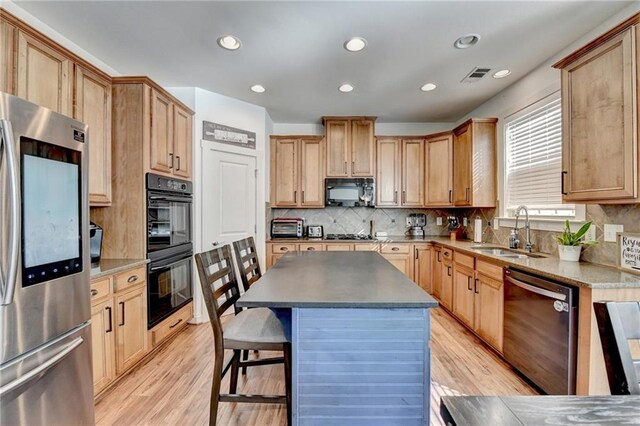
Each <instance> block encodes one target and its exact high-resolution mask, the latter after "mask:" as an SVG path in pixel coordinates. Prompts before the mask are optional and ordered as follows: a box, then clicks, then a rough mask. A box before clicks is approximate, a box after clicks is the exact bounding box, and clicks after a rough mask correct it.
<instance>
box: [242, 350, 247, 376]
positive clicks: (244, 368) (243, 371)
mask: <svg viewBox="0 0 640 426" xmlns="http://www.w3.org/2000/svg"><path fill="white" fill-rule="evenodd" d="M248 359H249V351H248V350H246V349H244V350H243V351H242V360H243V361H246V360H248ZM242 375H243V376H246V375H247V367H242Z"/></svg>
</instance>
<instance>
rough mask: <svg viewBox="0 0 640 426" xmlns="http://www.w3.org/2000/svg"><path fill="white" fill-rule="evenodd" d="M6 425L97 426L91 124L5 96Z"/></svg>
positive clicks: (1, 305)
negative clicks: (91, 255) (92, 310)
mask: <svg viewBox="0 0 640 426" xmlns="http://www.w3.org/2000/svg"><path fill="white" fill-rule="evenodd" d="M0 135H1V136H0V298H1V300H0V333H1V335H0V345H1V347H0V419H1V421H2V424H3V425H14V424H16V425H40V424H43V425H44V424H46V425H58V424H59V425H88V424H93V423H94V412H93V384H92V361H91V326H90V301H89V300H90V296H89V292H90V283H89V281H90V275H89V274H90V258H89V233H88V230H89V217H88V210H89V207H88V206H89V203H88V187H87V182H88V170H87V166H88V149H87V144H88V142H89V141H88V129H87V126H86V125H84V124H82V123H80V122H78V121H75V120H72V119H70V118H68V117H65V116H63V115H60V114H57V113H55V112H53V111H51V110H49V109H46V108H42V107H40V106H38V105H35V104H32V103H30V102H27V101H25V100H23V99H20V98H17V97H15V96H11V95H8V94H6V93H2V92H0Z"/></svg>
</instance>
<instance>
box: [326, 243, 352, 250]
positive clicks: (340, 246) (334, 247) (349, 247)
mask: <svg viewBox="0 0 640 426" xmlns="http://www.w3.org/2000/svg"><path fill="white" fill-rule="evenodd" d="M327 251H353V244H327Z"/></svg>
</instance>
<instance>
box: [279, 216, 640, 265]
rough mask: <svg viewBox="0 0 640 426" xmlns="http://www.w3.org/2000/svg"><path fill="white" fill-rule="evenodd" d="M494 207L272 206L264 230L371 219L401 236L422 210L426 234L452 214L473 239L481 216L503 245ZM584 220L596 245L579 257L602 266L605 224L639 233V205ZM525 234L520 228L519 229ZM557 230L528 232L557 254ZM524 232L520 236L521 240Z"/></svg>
mask: <svg viewBox="0 0 640 426" xmlns="http://www.w3.org/2000/svg"><path fill="white" fill-rule="evenodd" d="M496 211H497V210H496V209H455V210H453V209H384V208H377V209H374V208H366V207H352V208H345V207H328V208H324V209H275V208H274V209H272V208H267V230H268V229H269V223H270V221H271V219H272V218H277V217H302V218H304V220H305V225H322V226H323V227H324V232H325V234H341V233H347V234H359V233H363V234H368V233H369V229H370V221H371V220H373V221H374V223H375V230H376V231H379V232H387V234H388V235H403V234H404V233H405V231H406V230H407V227H406V217H407V216H408V215H409V214H410V213H425V214H426V216H427V226H425V228H424V230H425V235H429V236H436V235H440V236H446V235H448V231H447V223H446V220H443V225H442V226H438V225H436V218H437V217H438V216H441V217H443V218H444V217H446V216H448V215H451V214H454V215H456V216H457V217H458V218H462V217H467V218H468V219H469V223H468V226H467V227H466V235H467V238H473V220H474V219H475V218H476V217H477V216H480V217H481V218H482V222H483V225H484V229H483V242H486V243H494V244H499V245H503V246H506V245H507V244H508V238H509V232H510V231H511V229H510V228H506V227H500V228H499V229H497V230H495V229H493V226H490V225H489V224H491V225H492V224H493V222H494V218H495V216H496ZM586 216H587V220H591V221H593V223H594V224H595V226H596V239H597V241H598V244H596V245H594V246H588V247H586V248H585V249H584V251H583V254H582V260H586V261H588V262H592V263H598V264H603V265H612V266H614V265H615V264H616V243H610V242H605V241H604V224H605V223H610V224H620V225H624V230H625V232H635V233H640V204H629V205H596V204H594V205H588V206H587V208H586ZM520 232H521V233H524V231H523V230H521V231H520ZM557 235H558V232H551V231H538V230H532V231H531V239H532V240H533V243H534V250H535V251H539V252H542V253H547V254H551V255H554V256H557V251H558V249H557V243H556V236H557ZM523 236H524V235H521V240H522V238H523Z"/></svg>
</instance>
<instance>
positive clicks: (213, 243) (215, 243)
mask: <svg viewBox="0 0 640 426" xmlns="http://www.w3.org/2000/svg"><path fill="white" fill-rule="evenodd" d="M211 244H212V245H213V246H214V247H216V246H219V245H220V243H219V242H218V241H214V242H212V243H211Z"/></svg>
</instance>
